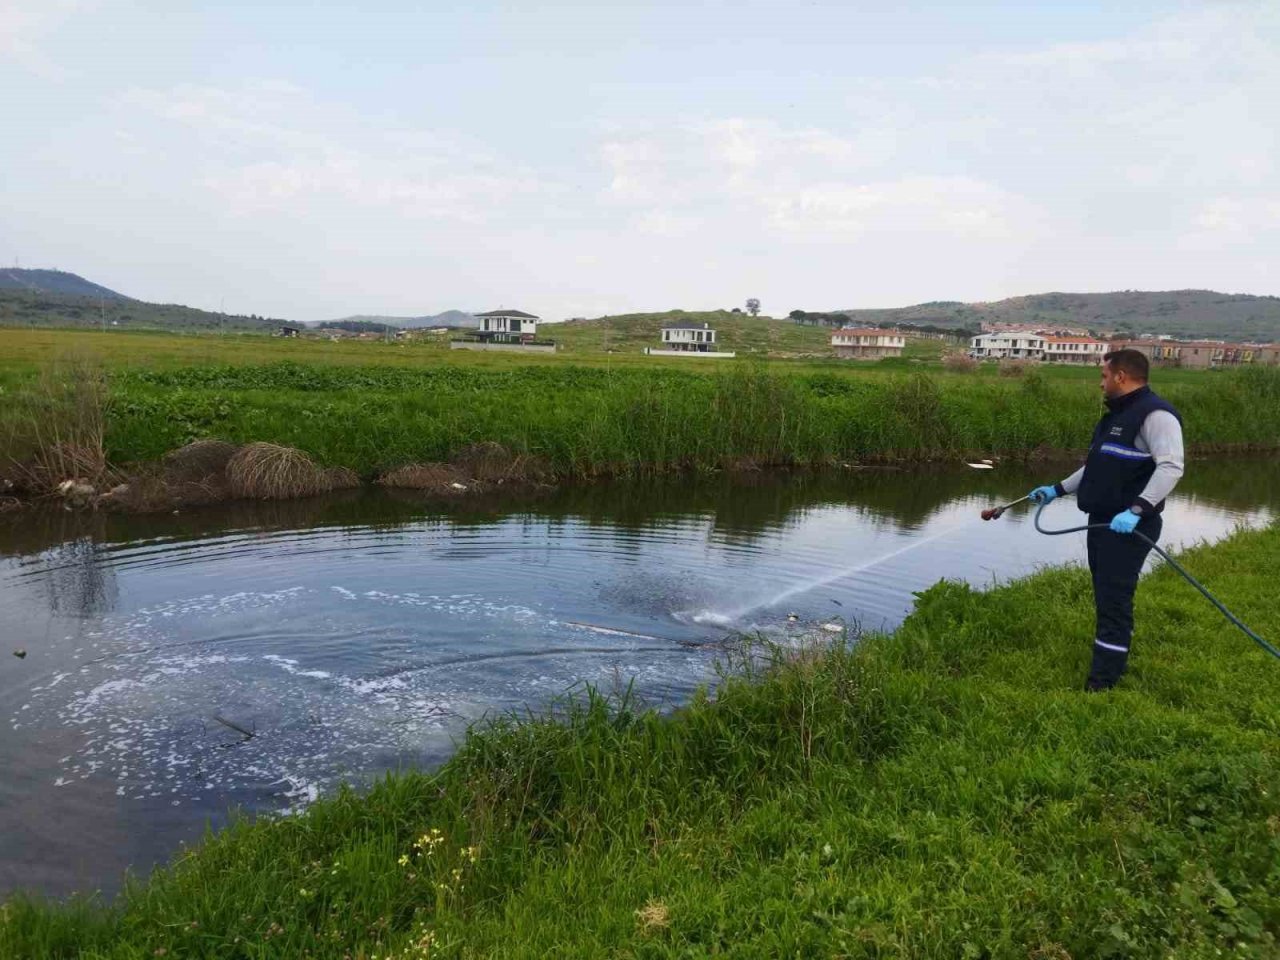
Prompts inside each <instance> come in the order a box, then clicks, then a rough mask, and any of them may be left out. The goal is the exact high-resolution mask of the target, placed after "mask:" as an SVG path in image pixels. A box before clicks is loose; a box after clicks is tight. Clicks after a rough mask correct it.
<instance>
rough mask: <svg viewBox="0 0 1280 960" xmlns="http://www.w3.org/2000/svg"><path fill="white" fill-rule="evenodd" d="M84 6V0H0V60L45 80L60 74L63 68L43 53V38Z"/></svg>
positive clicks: (62, 73)
mask: <svg viewBox="0 0 1280 960" xmlns="http://www.w3.org/2000/svg"><path fill="white" fill-rule="evenodd" d="M88 6H89V4H88V3H86V2H85V0H38V2H37V0H0V61H4V60H9V61H12V62H13V63H16V64H17V65H18V66H20V67H22V68H24V69H26V70H28V71H30V72H31V73H34V74H36V75H37V76H40V77H44V78H45V79H49V80H56V79H60V78H62V77H64V76H65V75H66V72H67V71H66V69H65V68H64V67H63V66H61V65H60V64H58V63H56V62H55V61H54V60H53V59H52V58H51V57H50V56H49V54H48V53H46V52H45V50H44V47H43V41H44V40H45V39H46V38H47V37H48V36H49V35H50V34H52V33H53V32H54V31H56V30H57V29H58V27H60V26H61V25H62V24H63V23H65V22H66V21H67V20H69V19H71V17H73V16H75V14H76V13H78V12H80V11H82V10H84V9H85V8H86V7H88Z"/></svg>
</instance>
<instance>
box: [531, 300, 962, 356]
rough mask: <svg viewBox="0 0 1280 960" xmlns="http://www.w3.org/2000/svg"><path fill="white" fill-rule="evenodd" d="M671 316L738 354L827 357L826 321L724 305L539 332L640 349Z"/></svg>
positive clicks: (932, 352)
mask: <svg viewBox="0 0 1280 960" xmlns="http://www.w3.org/2000/svg"><path fill="white" fill-rule="evenodd" d="M672 322H687V323H709V324H711V327H712V329H714V330H715V331H716V346H717V348H718V349H720V350H724V351H734V352H736V353H737V354H738V355H739V356H740V357H753V356H754V357H770V358H773V359H783V358H788V357H800V358H811V359H830V358H831V330H830V329H828V328H827V327H816V326H801V325H798V324H795V323H793V322H791V321H790V320H788V319H774V318H772V317H751V316H747V315H745V314H739V313H732V312H726V311H712V312H702V313H686V312H685V311H682V310H675V311H669V312H665V313H630V314H623V315H619V316H612V317H600V318H599V319H595V320H575V321H570V322H568V323H557V324H548V325H544V326H543V327H540V328H539V335H540V336H546V337H547V338H548V339H551V340H555V341H556V343H558V344H559V345H560V349H561V350H563V351H564V352H565V353H567V354H570V355H589V354H592V353H605V352H610V351H611V352H613V353H635V354H638V353H641V352H643V350H644V348H645V347H658V346H661V343H662V327H663V325H664V324H669V323H672ZM941 345H942V344H941V342H940V341H937V340H922V339H912V340H910V341H909V346H908V347H907V349H906V350H905V351H904V356H906V357H908V358H910V357H913V356H920V357H933V358H936V357H937V355H938V353H939V352H940V348H941Z"/></svg>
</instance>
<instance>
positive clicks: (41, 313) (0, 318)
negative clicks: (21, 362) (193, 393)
mask: <svg viewBox="0 0 1280 960" xmlns="http://www.w3.org/2000/svg"><path fill="white" fill-rule="evenodd" d="M285 322H286V321H283V320H270V319H268V318H266V317H259V316H252V315H251V316H238V315H234V314H221V313H210V312H209V311H207V310H197V309H195V308H194V307H184V306H180V305H178V304H161V303H145V302H144V301H142V300H130V299H127V298H118V299H111V298H109V297H105V296H104V297H102V298H101V299H100V298H98V297H96V296H77V295H74V294H65V293H50V292H44V291H33V290H25V289H13V288H0V326H9V327H91V328H99V327H102V326H104V325H105V326H107V327H117V328H119V327H125V328H130V329H167V330H205V331H217V330H254V331H258V332H266V331H268V330H273V329H275V328H277V327H278V326H279V325H280V324H282V323H285Z"/></svg>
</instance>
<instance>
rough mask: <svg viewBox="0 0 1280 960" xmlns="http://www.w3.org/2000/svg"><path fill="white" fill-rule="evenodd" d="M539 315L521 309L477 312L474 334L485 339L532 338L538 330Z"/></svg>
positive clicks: (518, 339)
mask: <svg viewBox="0 0 1280 960" xmlns="http://www.w3.org/2000/svg"><path fill="white" fill-rule="evenodd" d="M540 319H541V318H540V317H537V316H535V315H534V314H532V313H525V312H524V311H523V310H490V311H489V312H488V313H477V314H476V321H477V323H478V326H477V327H476V335H477V336H479V337H481V338H482V339H485V340H498V341H508V342H510V341H513V340H514V341H521V340H532V339H533V338H534V336H535V335H536V334H537V332H538V320H540Z"/></svg>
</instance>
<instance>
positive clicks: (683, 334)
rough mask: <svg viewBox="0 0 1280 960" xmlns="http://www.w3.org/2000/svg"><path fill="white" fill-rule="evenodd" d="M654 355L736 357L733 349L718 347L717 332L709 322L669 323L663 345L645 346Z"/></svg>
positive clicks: (664, 333)
mask: <svg viewBox="0 0 1280 960" xmlns="http://www.w3.org/2000/svg"><path fill="white" fill-rule="evenodd" d="M644 352H645V353H647V354H649V355H650V356H654V357H687V356H698V357H734V356H737V354H736V353H734V352H733V351H721V350H717V349H716V332H715V331H714V330H712V329H711V324H709V323H669V324H666V325H665V326H663V328H662V346H661V347H645V348H644Z"/></svg>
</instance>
